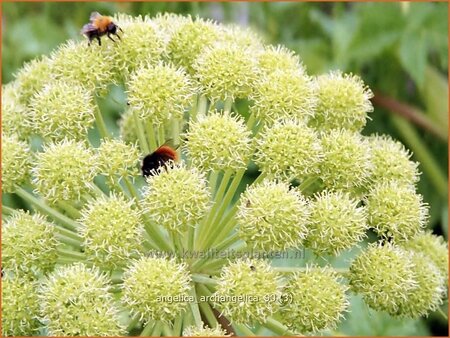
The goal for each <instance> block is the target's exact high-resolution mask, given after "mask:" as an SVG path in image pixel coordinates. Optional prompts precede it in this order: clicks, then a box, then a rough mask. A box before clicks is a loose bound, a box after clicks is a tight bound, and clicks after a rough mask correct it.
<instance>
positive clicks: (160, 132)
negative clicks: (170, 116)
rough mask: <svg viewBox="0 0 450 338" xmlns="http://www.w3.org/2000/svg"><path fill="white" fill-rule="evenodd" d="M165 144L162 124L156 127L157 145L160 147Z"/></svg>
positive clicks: (164, 132)
mask: <svg viewBox="0 0 450 338" xmlns="http://www.w3.org/2000/svg"><path fill="white" fill-rule="evenodd" d="M164 142H166V131H165V130H164V124H163V123H161V124H160V125H159V127H158V145H162V144H164Z"/></svg>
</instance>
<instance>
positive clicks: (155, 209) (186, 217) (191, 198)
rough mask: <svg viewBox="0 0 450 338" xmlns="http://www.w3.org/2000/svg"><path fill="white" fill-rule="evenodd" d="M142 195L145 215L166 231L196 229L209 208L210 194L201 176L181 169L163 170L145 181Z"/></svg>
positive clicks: (176, 167) (191, 170)
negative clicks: (145, 188)
mask: <svg viewBox="0 0 450 338" xmlns="http://www.w3.org/2000/svg"><path fill="white" fill-rule="evenodd" d="M147 184H148V188H147V190H146V192H145V196H144V205H145V207H146V211H147V214H148V215H149V217H150V219H151V220H153V221H154V222H155V224H158V225H161V226H163V227H164V228H166V229H167V230H170V231H175V232H180V233H181V232H183V231H184V230H186V229H187V228H189V227H195V225H196V224H198V222H200V220H201V219H202V217H203V216H204V215H205V214H206V212H207V210H208V207H209V205H210V203H209V201H210V192H209V190H208V187H207V184H206V180H205V178H204V175H203V174H202V173H201V172H199V171H198V170H196V169H194V168H191V169H188V168H186V167H184V166H174V167H172V168H170V169H169V170H167V171H166V170H164V169H162V170H161V171H160V173H159V175H154V176H150V177H149V178H148V179H147Z"/></svg>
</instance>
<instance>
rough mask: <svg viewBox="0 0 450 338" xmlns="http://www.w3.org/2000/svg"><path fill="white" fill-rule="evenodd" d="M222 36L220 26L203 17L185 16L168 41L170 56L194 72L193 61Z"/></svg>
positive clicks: (172, 59)
mask: <svg viewBox="0 0 450 338" xmlns="http://www.w3.org/2000/svg"><path fill="white" fill-rule="evenodd" d="M219 37H220V30H219V28H218V26H217V25H216V24H215V23H214V22H212V21H209V20H203V19H201V18H195V19H192V18H191V17H187V18H185V20H184V22H183V23H182V24H180V25H179V26H178V27H177V30H176V31H175V32H173V34H172V35H171V38H170V40H169V42H168V45H167V49H168V54H169V58H170V60H171V61H173V62H174V63H175V64H177V65H179V66H182V67H184V68H185V69H186V70H187V71H188V73H190V74H194V73H195V71H194V68H193V66H192V65H193V63H194V61H195V59H196V57H197V56H198V55H199V54H200V53H201V51H202V50H203V49H204V48H205V47H207V46H210V45H211V44H213V43H214V41H216V40H217V39H219Z"/></svg>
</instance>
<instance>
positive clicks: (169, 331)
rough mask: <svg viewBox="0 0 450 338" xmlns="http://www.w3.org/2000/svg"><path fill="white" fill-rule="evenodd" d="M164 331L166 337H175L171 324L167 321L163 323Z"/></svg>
mask: <svg viewBox="0 0 450 338" xmlns="http://www.w3.org/2000/svg"><path fill="white" fill-rule="evenodd" d="M162 333H163V335H164V336H166V337H173V336H174V334H173V331H172V329H171V328H170V327H169V324H167V323H164V324H163V326H162Z"/></svg>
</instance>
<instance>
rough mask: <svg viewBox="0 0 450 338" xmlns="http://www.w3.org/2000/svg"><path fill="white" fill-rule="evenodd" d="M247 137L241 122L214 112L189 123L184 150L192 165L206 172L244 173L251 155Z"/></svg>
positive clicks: (231, 116)
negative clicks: (241, 171) (232, 171)
mask: <svg viewBox="0 0 450 338" xmlns="http://www.w3.org/2000/svg"><path fill="white" fill-rule="evenodd" d="M225 130H226V133H224V131H225ZM250 136H251V132H250V131H249V130H248V129H247V127H246V126H245V124H244V122H243V119H242V118H240V117H237V116H233V115H231V114H229V113H227V112H223V113H221V112H213V113H210V114H209V115H206V116H200V117H199V118H198V120H197V121H192V122H191V123H190V125H189V131H188V132H187V133H186V139H187V141H186V150H187V153H188V155H189V158H190V160H191V162H192V164H193V165H194V166H196V167H198V168H202V169H203V170H206V171H208V170H238V169H245V168H246V167H247V163H248V161H249V159H250V157H251V154H252V146H251V138H250ZM205 149H208V151H205Z"/></svg>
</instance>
